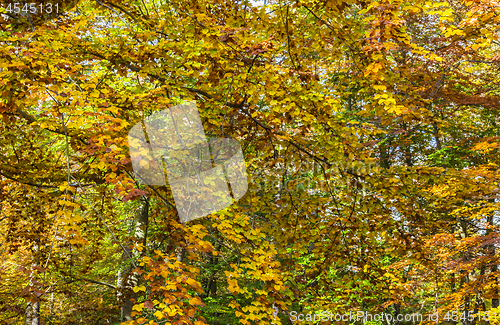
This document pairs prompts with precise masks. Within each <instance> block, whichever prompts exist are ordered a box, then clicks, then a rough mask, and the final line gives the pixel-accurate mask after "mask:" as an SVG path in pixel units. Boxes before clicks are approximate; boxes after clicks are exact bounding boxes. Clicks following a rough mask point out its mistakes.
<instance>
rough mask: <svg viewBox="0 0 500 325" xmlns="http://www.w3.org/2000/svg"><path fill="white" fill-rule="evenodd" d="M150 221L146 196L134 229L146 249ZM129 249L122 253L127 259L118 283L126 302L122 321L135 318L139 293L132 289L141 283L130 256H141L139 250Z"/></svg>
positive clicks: (137, 238) (137, 239)
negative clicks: (133, 308)
mask: <svg viewBox="0 0 500 325" xmlns="http://www.w3.org/2000/svg"><path fill="white" fill-rule="evenodd" d="M148 223H149V199H148V198H145V199H144V201H142V205H141V206H140V208H139V210H138V211H137V213H136V217H135V229H134V237H135V238H136V242H137V243H142V244H143V245H144V249H146V239H147V230H148ZM125 249H126V250H127V251H126V252H124V254H123V255H122V258H123V259H124V260H125V265H126V266H125V268H124V270H123V271H121V272H119V274H118V285H119V288H120V289H121V294H123V296H120V297H119V298H120V300H121V301H122V302H124V305H123V306H122V310H121V317H120V318H121V321H122V322H124V321H129V320H133V319H132V316H131V315H130V314H131V313H132V307H133V306H134V303H135V301H136V300H137V293H135V292H134V291H132V288H133V287H135V286H137V285H138V284H139V275H138V274H136V273H134V272H132V270H133V268H134V266H133V263H132V261H130V258H132V259H133V260H134V261H135V260H137V258H138V257H139V252H138V251H136V250H134V251H132V250H130V249H129V248H128V247H125Z"/></svg>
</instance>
